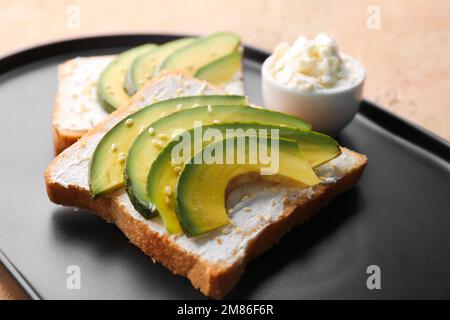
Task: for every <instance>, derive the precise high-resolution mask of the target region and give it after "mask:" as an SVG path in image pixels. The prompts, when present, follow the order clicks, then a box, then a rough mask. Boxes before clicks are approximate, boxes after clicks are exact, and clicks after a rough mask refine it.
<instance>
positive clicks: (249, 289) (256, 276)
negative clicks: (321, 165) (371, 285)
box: [227, 187, 364, 299]
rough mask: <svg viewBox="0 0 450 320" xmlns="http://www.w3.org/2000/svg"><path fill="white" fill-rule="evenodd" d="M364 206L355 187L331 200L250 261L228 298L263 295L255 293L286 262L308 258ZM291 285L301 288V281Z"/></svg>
mask: <svg viewBox="0 0 450 320" xmlns="http://www.w3.org/2000/svg"><path fill="white" fill-rule="evenodd" d="M363 205H364V203H363V199H362V198H361V194H360V192H359V190H358V188H357V187H354V188H352V189H350V190H349V191H347V192H345V193H344V194H342V195H340V196H339V197H338V198H336V199H334V200H333V201H332V202H331V203H330V204H329V205H328V206H327V207H325V208H324V209H323V210H321V211H320V212H319V213H318V214H316V215H315V216H313V217H312V218H311V220H309V221H307V222H306V223H305V224H303V225H301V226H298V227H296V228H294V229H292V230H291V231H290V232H288V233H287V234H286V235H284V236H283V237H282V239H281V240H280V242H279V243H278V244H277V245H275V246H274V247H272V248H271V249H269V250H268V251H267V252H265V253H263V254H262V255H261V256H260V257H258V258H256V259H255V260H253V261H252V262H250V263H249V264H248V266H247V268H246V270H245V272H244V274H243V276H242V278H241V281H240V282H239V283H238V285H237V286H236V288H235V289H234V290H233V291H232V292H231V293H230V294H229V295H228V297H227V298H228V299H252V298H256V299H259V298H263V297H262V294H261V292H258V291H260V290H258V289H259V286H260V285H261V284H264V282H265V281H266V280H267V279H270V278H271V277H273V276H277V274H278V273H279V272H282V271H283V269H285V268H287V267H288V266H289V265H291V264H292V265H293V264H296V265H297V264H301V261H302V260H304V259H307V258H308V255H309V254H310V253H311V252H312V251H313V250H314V249H315V248H317V247H318V246H319V245H321V244H322V243H325V242H326V241H327V240H329V239H332V238H333V235H334V234H335V233H337V232H338V231H339V229H340V228H343V227H344V225H345V224H346V223H348V222H350V221H351V220H352V218H354V217H355V215H357V213H358V212H359V211H360V210H361V207H362V206H363ZM355 245H356V244H355ZM293 248H295V251H293ZM302 267H303V266H302ZM317 267H318V268H319V267H320V266H317ZM314 281H316V280H315V279H314V280H313V281H312V282H314ZM293 285H298V286H299V287H300V286H302V283H297V284H293ZM308 285H311V283H308Z"/></svg>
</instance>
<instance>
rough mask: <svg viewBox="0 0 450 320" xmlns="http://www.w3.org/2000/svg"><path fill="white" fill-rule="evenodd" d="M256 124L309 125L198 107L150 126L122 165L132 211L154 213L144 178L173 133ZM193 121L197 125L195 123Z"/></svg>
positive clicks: (250, 111) (273, 115) (237, 109)
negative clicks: (226, 124)
mask: <svg viewBox="0 0 450 320" xmlns="http://www.w3.org/2000/svg"><path fill="white" fill-rule="evenodd" d="M237 121H239V122H260V123H271V124H278V125H286V126H290V127H294V128H298V129H301V130H305V131H310V130H311V126H310V125H309V124H308V123H306V122H304V121H303V120H301V119H299V118H297V117H294V116H290V115H286V114H283V113H279V112H275V111H270V110H267V109H258V108H252V107H249V106H242V105H240V106H220V105H214V106H211V105H210V106H200V107H197V108H192V109H187V110H182V111H179V112H175V113H172V114H170V115H168V116H166V117H163V118H161V119H159V120H157V121H155V122H154V123H152V124H151V126H150V127H151V128H152V129H151V132H152V136H149V133H148V129H146V130H145V131H144V132H142V134H140V135H139V136H138V137H137V138H136V139H135V141H134V143H133V145H132V147H131V149H130V151H129V152H128V157H127V161H126V165H125V185H126V189H127V192H128V196H129V198H130V200H131V202H132V203H133V205H134V207H135V209H136V210H137V211H139V212H140V213H142V214H143V216H144V217H150V216H152V215H154V214H156V212H155V210H154V206H153V205H152V204H151V203H150V202H149V199H148V196H147V176H148V173H149V171H150V167H151V165H152V163H153V161H154V160H155V159H156V157H157V156H158V154H159V152H160V151H161V150H162V148H163V147H164V146H165V145H166V144H167V143H168V142H169V141H168V140H170V138H171V137H172V135H173V134H174V133H179V132H180V130H189V129H191V128H193V127H194V126H195V125H197V124H199V123H200V122H201V124H200V125H208V124H213V123H217V122H222V123H224V122H237ZM196 122H197V123H196Z"/></svg>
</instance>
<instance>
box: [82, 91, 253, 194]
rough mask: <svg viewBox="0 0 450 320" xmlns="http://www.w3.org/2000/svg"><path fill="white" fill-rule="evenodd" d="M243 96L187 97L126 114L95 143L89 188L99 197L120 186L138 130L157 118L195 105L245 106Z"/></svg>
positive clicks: (122, 182) (162, 102) (122, 183)
mask: <svg viewBox="0 0 450 320" xmlns="http://www.w3.org/2000/svg"><path fill="white" fill-rule="evenodd" d="M246 103H247V100H246V98H245V97H243V96H218V95H209V96H191V97H181V98H175V99H170V100H164V101H160V102H156V103H154V104H151V105H148V106H146V107H144V108H142V109H140V110H139V111H136V112H135V113H133V114H131V115H129V116H128V117H126V118H124V119H122V120H121V121H119V122H118V123H117V124H116V125H115V126H114V127H112V128H111V129H110V130H109V131H108V132H107V133H106V134H105V135H104V136H103V138H102V139H101V140H100V142H99V143H98V145H97V147H96V149H95V151H94V154H93V156H92V159H91V163H90V172H89V188H90V191H91V194H92V195H93V196H94V197H99V196H102V195H104V194H107V193H109V192H111V191H114V190H117V189H119V188H121V187H123V185H124V180H123V169H124V160H125V158H126V156H127V154H128V150H129V149H130V147H131V145H132V143H133V141H134V139H135V138H136V137H137V136H138V134H139V132H140V131H141V130H143V129H144V128H145V127H147V126H148V125H150V124H151V123H152V122H154V121H155V120H157V119H159V118H160V117H161V116H162V115H164V114H170V113H172V112H175V111H177V110H181V109H183V108H191V107H192V106H194V105H196V104H222V105H227V104H230V105H240V104H242V105H245V104H246Z"/></svg>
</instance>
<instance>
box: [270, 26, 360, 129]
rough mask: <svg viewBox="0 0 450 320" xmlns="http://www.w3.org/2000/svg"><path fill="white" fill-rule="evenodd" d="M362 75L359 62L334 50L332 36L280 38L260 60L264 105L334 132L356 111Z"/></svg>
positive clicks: (334, 43) (315, 127)
mask: <svg viewBox="0 0 450 320" xmlns="http://www.w3.org/2000/svg"><path fill="white" fill-rule="evenodd" d="M365 77H366V72H365V69H364V66H363V65H362V63H361V62H359V61H358V60H357V59H355V58H353V57H352V56H350V55H348V54H345V53H342V52H339V50H338V46H337V44H336V41H335V39H334V38H333V37H332V36H330V35H328V34H326V33H320V34H318V35H317V36H316V37H315V38H314V39H311V40H309V39H307V38H305V37H302V36H300V37H298V38H297V40H296V41H295V42H294V43H293V44H292V45H289V44H288V43H286V42H281V43H280V44H279V45H278V46H277V47H276V48H275V50H274V52H273V54H272V55H271V56H269V57H268V58H267V59H266V60H265V62H264V63H263V66H262V91H263V98H264V103H265V105H266V107H267V108H269V109H273V110H277V111H281V112H285V113H288V114H292V115H295V116H298V117H300V118H302V119H304V120H306V121H308V122H309V123H311V124H312V127H313V130H315V131H320V132H324V133H327V134H329V135H332V136H336V135H338V134H339V132H340V131H341V130H342V129H343V128H344V127H345V126H346V125H347V124H348V123H349V122H350V121H351V120H352V119H353V117H354V116H355V114H356V113H357V112H358V109H359V105H360V103H361V100H362V92H363V86H364V80H365Z"/></svg>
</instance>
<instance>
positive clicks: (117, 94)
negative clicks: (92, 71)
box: [97, 43, 157, 112]
mask: <svg viewBox="0 0 450 320" xmlns="http://www.w3.org/2000/svg"><path fill="white" fill-rule="evenodd" d="M156 47H157V45H156V44H151V43H148V44H143V45H141V46H138V47H135V48H132V49H130V50H127V51H125V52H122V53H121V54H119V55H118V56H117V57H116V59H114V60H113V61H112V62H111V63H110V64H109V65H108V66H107V67H106V68H105V69H104V70H103V71H102V73H101V74H100V77H99V80H98V82H97V98H98V100H99V102H100V104H101V105H102V107H103V108H104V109H105V110H106V111H107V112H113V111H114V110H116V109H117V108H119V107H121V106H122V105H124V104H125V103H127V101H128V99H129V98H130V96H129V95H128V93H127V92H126V91H125V89H124V83H125V77H126V74H127V71H128V68H129V67H130V66H131V64H132V62H133V60H134V59H135V58H136V57H138V56H139V55H141V54H143V53H144V52H146V51H150V50H152V49H154V48H156Z"/></svg>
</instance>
